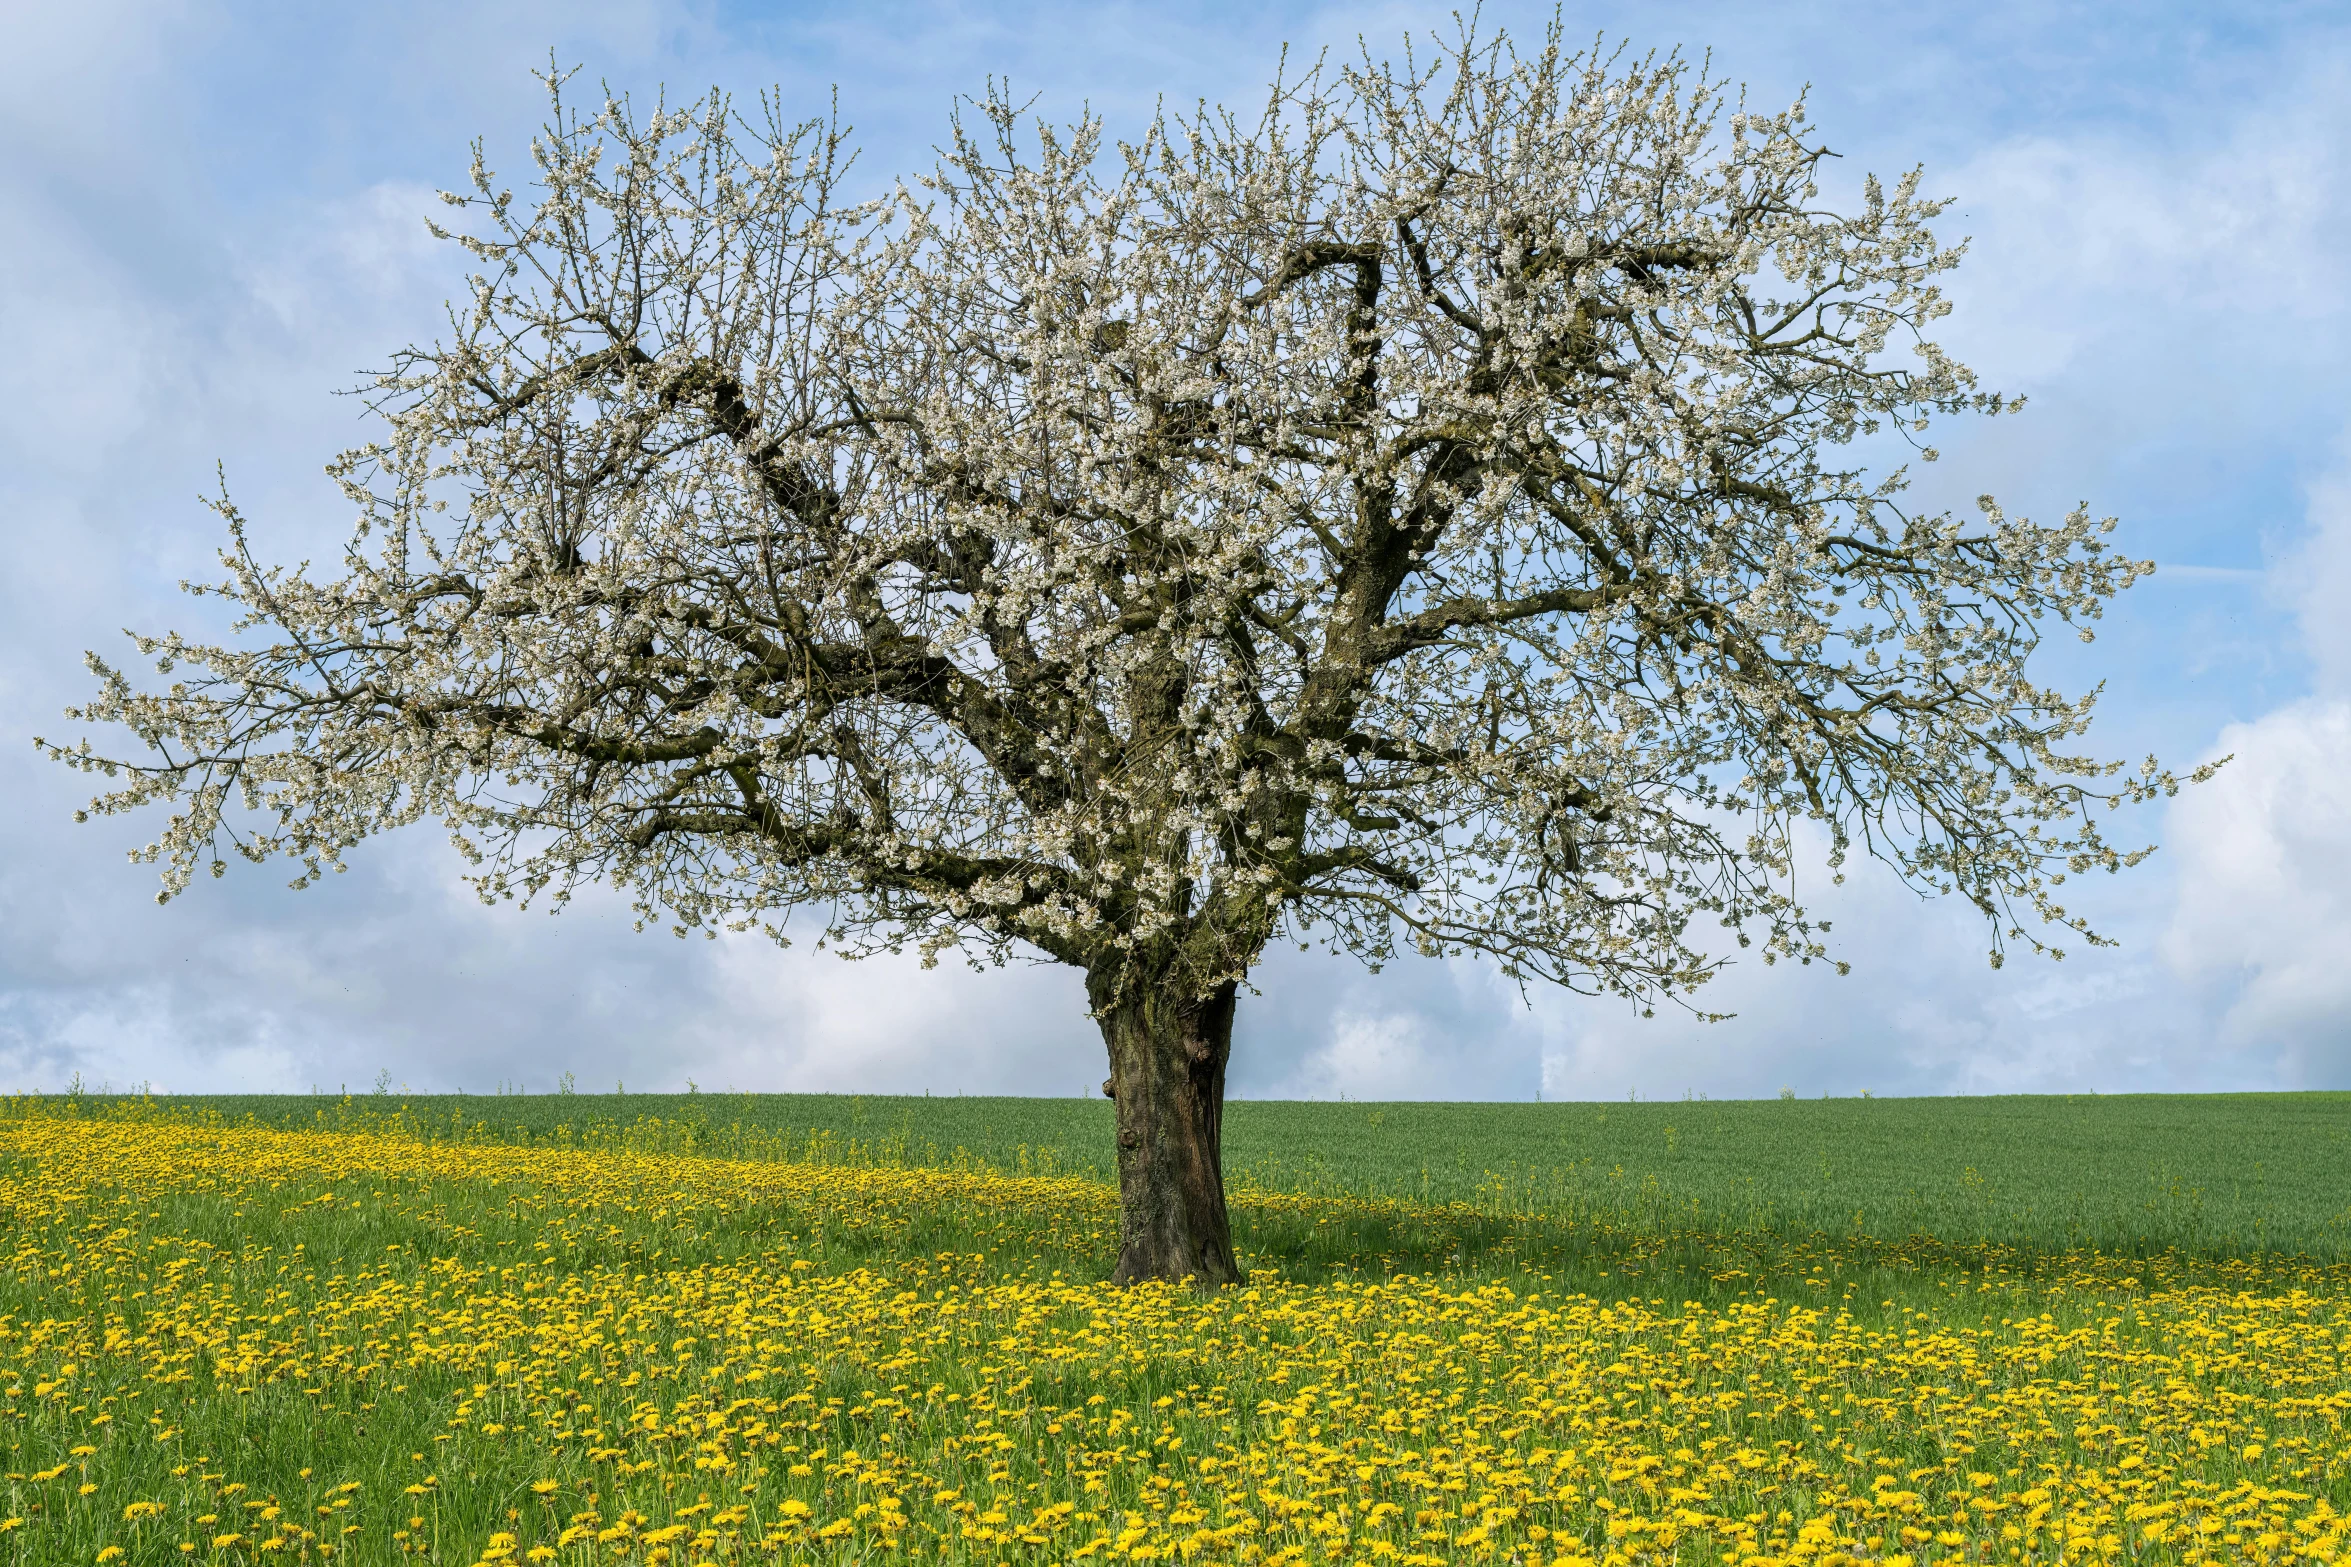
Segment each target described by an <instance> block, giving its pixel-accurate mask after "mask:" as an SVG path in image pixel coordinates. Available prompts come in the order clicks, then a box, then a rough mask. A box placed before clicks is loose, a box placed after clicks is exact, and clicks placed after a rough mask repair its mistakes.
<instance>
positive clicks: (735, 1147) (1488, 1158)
mask: <svg viewBox="0 0 2351 1567" xmlns="http://www.w3.org/2000/svg"><path fill="white" fill-rule="evenodd" d="M161 1102H162V1103H165V1104H168V1105H171V1106H174V1107H176V1108H180V1109H184V1110H189V1111H194V1112H208V1113H212V1114H217V1115H220V1116H222V1117H224V1118H226V1119H228V1120H231V1121H237V1120H243V1119H247V1118H252V1119H254V1120H256V1121H258V1122H260V1123H262V1124H266V1125H275V1126H285V1127H308V1126H314V1125H316V1124H319V1123H320V1121H321V1118H322V1117H324V1118H325V1119H326V1120H329V1121H332V1120H334V1119H335V1118H336V1116H337V1115H339V1114H340V1113H341V1111H340V1110H339V1108H338V1107H339V1106H341V1105H342V1104H343V1103H344V1101H343V1100H342V1099H341V1098H340V1097H336V1098H326V1097H321V1098H304V1097H299V1096H292V1097H289V1096H276V1097H265V1096H252V1097H231V1096H221V1097H203V1098H199V1097H183V1098H173V1099H168V1100H164V1101H161ZM352 1102H353V1103H355V1104H356V1105H358V1106H359V1107H360V1108H362V1109H367V1108H371V1107H373V1108H380V1109H382V1110H386V1111H394V1112H397V1111H402V1110H404V1111H405V1112H406V1114H407V1115H408V1117H409V1118H410V1119H411V1120H413V1122H414V1123H416V1124H417V1125H418V1126H420V1127H424V1128H430V1129H445V1128H449V1127H451V1126H462V1127H464V1128H466V1129H467V1134H468V1135H470V1136H474V1137H477V1138H486V1139H489V1140H495V1141H500V1142H512V1143H516V1144H521V1145H530V1144H546V1143H550V1142H556V1141H561V1140H569V1141H572V1142H575V1143H587V1144H597V1143H611V1142H613V1141H614V1140H616V1139H620V1138H624V1137H626V1136H628V1135H629V1134H630V1132H631V1129H632V1128H636V1129H640V1131H641V1129H642V1128H643V1127H644V1126H645V1125H646V1123H662V1124H665V1125H668V1126H671V1127H673V1128H692V1129H698V1131H699V1134H700V1139H699V1143H698V1146H699V1147H701V1148H705V1149H714V1150H718V1151H739V1152H747V1153H753V1154H760V1153H767V1154H774V1153H776V1152H778V1151H782V1152H788V1153H803V1152H805V1151H806V1150H807V1149H808V1148H809V1147H810V1146H811V1145H812V1144H814V1145H817V1146H820V1147H824V1146H829V1147H830V1148H831V1149H832V1150H834V1151H835V1153H836V1154H838V1153H839V1152H840V1151H842V1150H845V1149H847V1148H848V1147H850V1146H852V1145H854V1146H856V1147H859V1148H862V1149H864V1150H866V1151H868V1153H869V1154H871V1155H873V1156H875V1157H881V1158H884V1159H886V1160H887V1161H888V1162H892V1163H909V1164H916V1165H922V1166H928V1167H950V1166H953V1165H956V1164H958V1163H966V1164H969V1163H976V1164H979V1165H983V1166H986V1167H988V1168H992V1169H999V1170H1013V1171H1018V1170H1023V1169H1028V1170H1042V1171H1048V1172H1058V1173H1070V1174H1079V1175H1090V1176H1093V1177H1095V1178H1097V1179H1102V1180H1108V1179H1110V1178H1111V1169H1112V1167H1111V1160H1110V1154H1111V1144H1110V1136H1111V1126H1110V1106H1109V1105H1108V1103H1107V1102H1105V1101H1103V1100H1099V1099H1096V1100H1082V1099H991V1098H954V1099H925V1098H904V1097H887V1096H879V1095H874V1096H855V1097H851V1096H841V1095H825V1094H759V1095H751V1094H739V1095H738V1094H698V1095H686V1094H625V1095H610V1094H546V1095H529V1096H506V1097H482V1096H463V1095H416V1096H410V1095H391V1096H382V1097H379V1096H374V1095H362V1096H359V1097H358V1098H357V1099H356V1100H354V1101H352ZM640 1140H641V1138H640ZM672 1145H673V1146H684V1145H685V1138H684V1137H683V1135H682V1133H681V1134H679V1135H678V1136H676V1138H675V1140H674V1142H673V1144H672ZM1225 1161H1226V1169H1227V1171H1228V1172H1229V1175H1230V1177H1231V1179H1232V1180H1233V1182H1234V1184H1236V1185H1241V1186H1255V1187H1262V1188H1265V1189H1268V1190H1276V1191H1294V1192H1318V1193H1325V1194H1332V1195H1364V1196H1392V1197H1409V1198H1412V1199H1415V1200H1418V1201H1433V1202H1452V1201H1457V1200H1469V1201H1473V1202H1475V1203H1477V1204H1479V1205H1480V1206H1481V1207H1482V1208H1484V1209H1487V1210H1489V1211H1492V1212H1495V1213H1499V1214H1508V1215H1544V1216H1549V1217H1551V1218H1555V1219H1594V1220H1601V1221H1605V1222H1612V1223H1620V1224H1621V1223H1634V1224H1639V1225H1642V1226H1647V1227H1659V1226H1680V1227H1694V1228H1699V1229H1704V1230H1708V1231H1733V1232H1744V1231H1764V1232H1771V1233H1777V1234H1783V1235H1810V1234H1814V1233H1829V1234H1835V1235H1853V1234H1859V1235H1865V1236H1870V1237H1874V1238H1876V1239H1880V1240H1900V1239H1903V1238H1905V1237H1909V1236H1912V1235H1920V1234H1924V1235H1932V1236H1935V1237H1938V1238H1940V1239H1943V1240H1946V1241H1954V1242H1986V1241H1995V1242H2003V1243H2007V1244H2011V1245H2016V1246H2024V1247H2036V1248H2045V1249H2060V1250H2061V1249H2065V1248H2069V1247H2076V1246H2097V1247H2105V1248H2109V1249H2115V1250H2125V1251H2128V1250H2157V1251H2160V1250H2166V1249H2181V1250H2189V1251H2207V1252H2213V1253H2226V1254H2239V1253H2254V1252H2263V1251H2272V1250H2277V1251H2287V1252H2301V1253H2306V1254H2308V1255H2311V1256H2313V1257H2318V1258H2322V1259H2327V1260H2351V1094H2329V1093H2313V1094H2225V1095H2222V1094H2215V1095H2152V1094H2148V1095H2119V1096H2097V1095H2081V1096H2071V1097H2010V1098H1976V1099H1961V1098H1950V1099H1833V1100H1819V1099H1816V1100H1766V1101H1731V1102H1724V1101H1715V1100H1701V1101H1685V1102H1681V1103H1667V1104H1344V1103H1343V1104H1331V1103H1294V1102H1289V1103H1257V1102H1248V1101H1243V1102H1239V1103H1235V1104H1234V1105H1232V1106H1231V1107H1230V1108H1229V1110H1228V1114H1227V1122H1226V1142H1225Z"/></svg>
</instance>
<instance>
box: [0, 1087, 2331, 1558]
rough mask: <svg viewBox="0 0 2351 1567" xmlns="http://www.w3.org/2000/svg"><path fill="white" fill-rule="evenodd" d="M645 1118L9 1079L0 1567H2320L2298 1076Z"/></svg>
mask: <svg viewBox="0 0 2351 1567" xmlns="http://www.w3.org/2000/svg"><path fill="white" fill-rule="evenodd" d="M687 1097H688V1099H689V1100H693V1101H699V1102H698V1103H697V1102H681V1101H671V1100H656V1099H654V1098H652V1097H651V1096H636V1095H630V1096H626V1100H625V1101H623V1100H621V1099H619V1098H618V1097H617V1096H616V1097H614V1098H610V1099H608V1098H606V1097H605V1096H586V1095H550V1096H545V1097H544V1098H541V1097H538V1096H532V1097H530V1098H527V1099H526V1098H511V1097H500V1098H495V1099H490V1100H484V1099H480V1098H471V1099H467V1100H464V1101H462V1102H442V1101H424V1100H413V1099H412V1100H402V1099H400V1098H398V1097H397V1096H388V1095H387V1096H381V1097H378V1096H362V1097H359V1098H355V1099H344V1098H337V1099H333V1100H320V1101H315V1102H314V1101H308V1100H299V1099H297V1100H276V1101H268V1102H259V1103H255V1102H237V1101H211V1102H205V1103H187V1102H161V1101H152V1102H151V1101H136V1100H133V1101H123V1100H107V1099H98V1098H91V1097H77V1098H72V1099H54V1098H53V1099H47V1100H31V1099H18V1100H9V1101H0V1203H5V1205H6V1213H7V1216H8V1234H7V1243H8V1261H7V1265H6V1267H5V1269H4V1270H0V1399H4V1404H5V1415H6V1421H7V1436H6V1440H7V1443H8V1446H9V1449H10V1451H9V1454H8V1463H7V1470H6V1473H7V1480H6V1485H7V1489H8V1495H7V1498H6V1500H5V1502H4V1503H0V1560H14V1561H21V1562H27V1563H43V1564H46V1563H62V1562H93V1563H110V1562H121V1563H146V1562H166V1561H170V1562H180V1561H189V1560H201V1561H206V1562H217V1561H240V1562H242V1561H248V1560H251V1561H261V1560H280V1561H330V1560H331V1561H347V1562H365V1563H375V1562H386V1563H390V1562H406V1561H416V1560H427V1561H433V1562H454V1563H466V1564H475V1563H494V1562H523V1561H528V1562H547V1561H555V1562H567V1563H569V1562H577V1563H589V1562H607V1561H631V1562H645V1563H663V1564H682V1563H688V1562H700V1561H732V1560H749V1559H770V1560H784V1561H794V1562H798V1561H825V1562H842V1563H850V1562H859V1563H862V1562H901V1561H904V1562H914V1561H922V1562H933V1561H937V1562H947V1563H1013V1562H1062V1561H1078V1560H1087V1561H1095V1560H1099V1561H1122V1562H1124V1561H1178V1560H1182V1561H1199V1562H1275V1561H1302V1562H1339V1561H1350V1562H1354V1561H1364V1562H1381V1561H1387V1562H1396V1563H1404V1564H1411V1567H1435V1564H1440V1563H1450V1562H1457V1561H1466V1562H1515V1563H1533V1562H1541V1563H1546V1564H1552V1567H1577V1564H1581V1563H1587V1562H1590V1563H1596V1564H1620V1567H1630V1564H1634V1563H1667V1562H1673V1563H1685V1562H1686V1563H1691V1564H1696V1567H1704V1564H1707V1563H1713V1562H1726V1563H1738V1564H1741V1567H1761V1564H1768V1563H1779V1562H1805V1563H1819V1564H1823V1567H1832V1564H1842V1563H1845V1562H1865V1561H1866V1562H1885V1563H1888V1564H1897V1563H1905V1562H1907V1563H1911V1564H1919V1567H1923V1564H1925V1563H1929V1562H1940V1561H1965V1562H1985V1561H1997V1562H2011V1561H2017V1562H2022V1561H2035V1562H2053V1563H2054V1562H2065V1561H2101V1562H2102V1561H2117V1562H2120V1561H2133V1562H2137V1561H2147V1562H2172V1561H2178V1562H2206V1561H2248V1562H2254V1561H2262V1562H2286V1561H2289V1560H2301V1561H2335V1560H2338V1559H2340V1558H2342V1557H2343V1556H2345V1555H2347V1554H2351V1447H2347V1445H2346V1437H2345V1424H2344V1422H2345V1417H2346V1414H2347V1413H2351V1374H2347V1368H2346V1366H2345V1355H2346V1351H2347V1350H2351V1258H2347V1257H2346V1256H2345V1255H2344V1247H2343V1236H2342V1215H2343V1210H2344V1208H2345V1206H2346V1204H2347V1203H2351V1198H2346V1195H2345V1191H2344V1187H2345V1184H2346V1179H2347V1177H2346V1174H2345V1170H2346V1163H2345V1161H2344V1160H2343V1159H2342V1158H2341V1157H2340V1153H2339V1151H2337V1150H2339V1149H2340V1146H2341V1137H2342V1134H2343V1131H2344V1129H2345V1125H2346V1121H2347V1120H2351V1106H2347V1105H2346V1103H2345V1102H2344V1101H2343V1100H2342V1099H2341V1098H2339V1097H2326V1096H2295V1097H2291V1098H2278V1099H2260V1100H2255V1099H2248V1100H2195V1099H2184V1100H2082V1101H1975V1102H1969V1101H1935V1102H1905V1101H1832V1102H1828V1103H1825V1104H1824V1103H1821V1102H1803V1103H1789V1102H1770V1103H1765V1104H1756V1105H1714V1104H1708V1103H1695V1104H1675V1105H1638V1106H1630V1105H1628V1106H1605V1107H1601V1106H1512V1107H1495V1106H1481V1107H1431V1106H1356V1105H1322V1106H1249V1105H1242V1106H1236V1107H1235V1117H1234V1136H1233V1143H1232V1151H1233V1159H1232V1162H1233V1166H1234V1168H1235V1171H1236V1173H1237V1175H1239V1176H1240V1179H1239V1180H1237V1182H1236V1196H1235V1219H1236V1230H1237V1234H1238V1236H1239V1238H1240V1241H1241V1245H1242V1248H1243V1253H1244V1261H1245V1263H1246V1264H1247V1265H1248V1266H1249V1268H1250V1269H1251V1273H1252V1277H1251V1280H1250V1282H1249V1284H1247V1285H1246V1286H1244V1287H1242V1288H1238V1289H1233V1290H1227V1291H1223V1292H1217V1293H1196V1292H1193V1291H1190V1290H1186V1289H1182V1288H1157V1287H1154V1288H1143V1289H1135V1290H1127V1291H1118V1290H1112V1289H1110V1288H1108V1287H1107V1286H1105V1285H1104V1284H1102V1283H1101V1282H1100V1280H1101V1277H1102V1274H1103V1272H1104V1271H1105V1268H1106V1264H1107V1260H1108V1256H1109V1252H1110V1242H1111V1234H1112V1229H1113V1226H1114V1223H1115V1209H1114V1194H1113V1193H1112V1192H1111V1190H1110V1188H1109V1187H1108V1186H1107V1185H1106V1184H1105V1183H1104V1182H1103V1181H1102V1180H1101V1179H1100V1178H1099V1175H1100V1166H1099V1164H1098V1163H1096V1162H1095V1160H1096V1159H1097V1157H1098V1156H1097V1155H1096V1154H1095V1153H1094V1152H1093V1151H1092V1150H1091V1149H1090V1148H1089V1146H1088V1145H1087V1143H1086V1141H1085V1137H1084V1134H1085V1133H1086V1132H1087V1131H1088V1129H1089V1128H1093V1127H1095V1126H1096V1125H1097V1123H1099V1121H1100V1118H1101V1116H1102V1111H1103V1108H1104V1107H1101V1106H1097V1105H1091V1104H1087V1103H1085V1102H1083V1101H1027V1102H1016V1103H1015V1104H1014V1105H1012V1106H1009V1107H1008V1106H1007V1105H1006V1104H1005V1103H1004V1102H994V1103H991V1102H988V1101H972V1100H944V1101H930V1102H928V1105H926V1104H925V1102H923V1101H905V1100H898V1101H884V1100H873V1099H868V1100H864V1101H854V1100H834V1101H807V1100H797V1101H779V1100H742V1099H739V1098H738V1097H737V1096H713V1095H696V1096H687ZM930 1106H936V1107H938V1108H935V1109H933V1108H930ZM1006 1112H1009V1113H1006ZM926 1117H927V1119H925V1118H926ZM1775 1117H1777V1118H1779V1119H1774V1118H1775ZM1971 1118H1974V1119H1973V1120H1972V1121H1971ZM1990 1122H1999V1123H2001V1125H2002V1127H2003V1128H2005V1130H2004V1131H2003V1132H2001V1133H2000V1134H1999V1135H1994V1136H1990V1137H1987V1138H1984V1139H1982V1140H1980V1141H1978V1140H1972V1139H1971V1136H1970V1132H1969V1128H1970V1127H1971V1125H1981V1124H1985V1123H1990ZM1481 1154H1482V1155H1483V1157H1482V1158H1481ZM1873 1161H1874V1163H1873ZM1954 1161H1957V1162H1956V1166H1955V1167H1954ZM2256 1166H2258V1169H2256V1168H2255V1167H2256ZM1970 1172H1972V1180H1971V1179H1970ZM1742 1182H1743V1183H1746V1184H1745V1185H1741V1184H1740V1183H1742ZM2134 1226H2135V1228H2134Z"/></svg>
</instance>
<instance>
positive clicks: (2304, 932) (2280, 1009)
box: [2164, 445, 2351, 1087]
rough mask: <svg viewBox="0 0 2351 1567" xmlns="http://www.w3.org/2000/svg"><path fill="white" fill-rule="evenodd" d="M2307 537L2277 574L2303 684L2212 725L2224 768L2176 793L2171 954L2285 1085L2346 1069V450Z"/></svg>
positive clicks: (2349, 871) (2323, 1082) (2349, 911)
mask: <svg viewBox="0 0 2351 1567" xmlns="http://www.w3.org/2000/svg"><path fill="white" fill-rule="evenodd" d="M2308 520H2309V527H2308V531H2307V533H2306V535H2305V536H2304V537H2303V538H2302V539H2301V540H2300V541H2299V542H2298V543H2297V544H2296V545H2295V546H2294V547H2292V548H2290V549H2289V550H2287V551H2286V552H2284V554H2283V555H2282V556H2281V558H2280V560H2279V562H2278V565H2277V567H2276V569H2275V572H2274V573H2273V592H2274V596H2275V598H2276V599H2277V600H2279V601H2280V602H2281V603H2283V604H2284V605H2286V606H2289V607H2290V608H2291V609H2293V610H2294V611H2295V612H2296V613H2297V615H2298V618H2299V621H2300V626H2301V631H2302V639H2303V643H2304V647H2305V649H2306V650H2307V652H2308V655H2309V659H2310V664H2311V668H2312V675H2313V685H2314V687H2315V689H2314V691H2313V692H2312V694H2311V695H2310V696H2309V697H2307V698H2305V699H2303V700H2300V701H2296V702H2291V703H2288V704H2286V705H2285V706H2282V707H2280V708H2277V709H2276V710H2274V711H2271V712H2268V713H2264V714H2262V715H2261V716H2260V717H2258V718H2255V719H2253V720H2251V721H2249V722H2245V723H2239V724H2231V725H2229V726H2228V727H2227V728H2226V729H2225V730H2223V731H2222V733H2221V736H2220V739H2219V743H2218V745H2217V746H2216V747H2215V751H2216V753H2217V754H2220V755H2226V756H2229V757H2230V758H2231V760H2230V761H2229V764H2228V766H2227V767H2226V768H2225V769H2223V771H2222V772H2221V774H2220V776H2219V777H2218V778H2217V779H2215V780H2214V781H2213V782H2212V783H2211V784H2210V785H2208V786H2206V787H2205V788H2203V789H2199V790H2196V791H2193V792H2192V793H2190V794H2188V795H2186V796H2184V797H2182V798H2181V799H2180V801H2179V802H2178V803H2177V804H2176V805H2175V806H2174V807H2173V808H2172V810H2171V813H2170V822H2169V830H2168V833H2167V836H2168V837H2169V839H2170V840H2171V842H2172V843H2173V844H2174V845H2175V848H2176V852H2177V854H2178V855H2179V858H2180V861H2181V866H2182V869H2181V873H2180V888H2179V902H2178V907H2177V912H2176V913H2175V915H2174V916H2173V919H2172V922H2171V927H2170V929H2169V930H2168V931H2167V932H2166V933H2165V938H2164V952H2165V956H2166V957H2167V958H2168V959H2169V960H2170V961H2171V962H2172V964H2173V965H2174V966H2175V967H2176V968H2177V969H2178V970H2179V971H2180V972H2181V973H2182V974H2183V975H2186V976H2188V977H2189V978H2191V979H2193V980H2197V981H2200V982H2202V983H2203V984H2204V985H2205V986H2206V987H2207V988H2208V989H2209V990H2211V991H2213V992H2215V993H2217V994H2218V996H2219V997H2220V1004H2221V1014H2220V1021H2219V1039H2220V1041H2221V1043H2222V1044H2223V1045H2224V1046H2225V1047H2226V1048H2228V1049H2230V1050H2234V1051H2238V1052H2243V1053H2247V1054H2250V1055H2254V1056H2257V1057H2259V1058H2262V1059H2265V1060H2268V1061H2270V1062H2272V1063H2274V1070H2275V1072H2276V1074H2277V1076H2278V1078H2279V1080H2280V1081H2282V1082H2284V1083H2288V1084H2291V1085H2293V1086H2297V1087H2326V1086H2339V1085H2340V1084H2341V1083H2342V1082H2343V1081H2345V1079H2346V1078H2347V1077H2351V958H2347V955H2351V613H2347V612H2346V606H2351V445H2347V448H2346V459H2345V461H2344V462H2343V463H2342V464H2340V465H2339V466H2338V467H2336V468H2335V469H2334V470H2333V471H2332V472H2330V473H2329V474H2327V475H2326V476H2324V477H2323V478H2321V479H2320V480H2319V481H2318V482H2317V483H2315V484H2313V485H2312V486H2311V490H2310V505H2309V513H2308Z"/></svg>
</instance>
